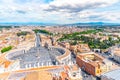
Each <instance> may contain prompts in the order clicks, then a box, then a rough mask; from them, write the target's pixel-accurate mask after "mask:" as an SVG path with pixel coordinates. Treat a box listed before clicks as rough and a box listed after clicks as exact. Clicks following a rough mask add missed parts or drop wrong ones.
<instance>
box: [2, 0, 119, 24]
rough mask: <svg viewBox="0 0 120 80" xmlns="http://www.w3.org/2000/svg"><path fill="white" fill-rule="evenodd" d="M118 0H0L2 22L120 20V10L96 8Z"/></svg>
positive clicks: (109, 4)
mask: <svg viewBox="0 0 120 80" xmlns="http://www.w3.org/2000/svg"><path fill="white" fill-rule="evenodd" d="M22 1H23V2H22ZM118 1H119V0H54V1H52V2H50V3H44V0H0V16H1V17H0V22H2V21H3V22H6V21H8V22H15V21H17V22H53V23H54V22H56V23H74V22H85V21H100V20H102V21H104V20H106V21H118V20H119V19H120V16H119V14H120V11H119V12H112V11H109V10H108V11H104V12H101V11H96V9H98V10H99V9H100V8H104V7H107V6H111V5H112V4H114V3H117V2H118ZM119 21H120V20H119Z"/></svg>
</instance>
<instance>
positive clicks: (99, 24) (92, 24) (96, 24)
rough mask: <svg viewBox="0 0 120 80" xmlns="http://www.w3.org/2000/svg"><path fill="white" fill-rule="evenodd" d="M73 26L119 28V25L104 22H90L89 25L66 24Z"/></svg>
mask: <svg viewBox="0 0 120 80" xmlns="http://www.w3.org/2000/svg"><path fill="white" fill-rule="evenodd" d="M66 25H71V26H107V25H108V26H111V25H113V26H117V25H119V26H120V24H119V23H104V22H89V23H73V24H66Z"/></svg>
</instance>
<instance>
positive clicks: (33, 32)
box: [0, 27, 120, 80]
mask: <svg viewBox="0 0 120 80" xmlns="http://www.w3.org/2000/svg"><path fill="white" fill-rule="evenodd" d="M52 28H53V27H52ZM48 29H50V28H49V27H48V28H47V27H44V28H43V27H30V28H29V29H27V28H26V27H20V28H11V29H9V30H6V29H3V33H4V34H6V33H7V34H8V32H9V34H12V35H14V37H15V38H11V37H10V38H9V39H11V40H12V39H15V42H17V44H16V43H15V45H12V44H9V45H7V46H12V49H11V50H9V51H6V52H3V53H2V52H1V55H0V79H3V80H34V76H36V80H39V78H40V79H41V80H44V77H45V76H47V77H46V80H105V79H107V80H112V79H114V77H111V79H110V78H109V77H110V76H109V74H113V73H114V72H117V71H116V70H119V69H120V64H119V62H120V56H119V52H120V47H119V45H114V46H112V47H110V48H106V47H105V48H106V49H95V48H93V44H91V42H90V44H89V43H87V42H84V41H88V42H89V40H92V39H93V38H95V41H96V42H97V41H98V39H99V38H101V39H99V40H101V42H102V41H103V42H105V41H107V40H108V42H109V41H112V40H111V37H112V38H114V35H113V36H111V37H110V38H105V37H108V36H107V35H106V36H105V35H103V34H105V33H102V32H101V30H99V31H100V32H99V31H98V30H97V29H94V30H91V28H87V30H86V28H83V29H78V30H79V31H78V32H77V33H74V30H73V29H75V28H71V27H70V29H72V31H71V32H69V31H66V33H71V34H61V33H57V32H56V33H53V32H52V31H51V32H49V31H47V30H48ZM55 29H56V28H55ZM57 29H59V28H58V27H57ZM60 29H64V28H60ZM67 29H68V27H67ZM67 29H66V30H67ZM5 30H6V32H4V31H5ZM12 30H16V32H15V33H14V34H13V32H12ZM68 30H69V29H68ZM107 30H109V29H106V30H105V31H106V33H107ZM53 31H54V29H53ZM75 31H76V29H75ZM87 31H88V32H87ZM97 31H98V32H97ZM93 32H94V34H93ZM78 33H79V34H78ZM87 33H89V34H87ZM96 34H97V35H99V37H98V39H97V38H96V37H95V35H96ZM66 35H67V36H66ZM73 35H74V36H73ZM100 35H102V36H100ZM110 35H111V34H110ZM1 36H2V35H1ZM7 36H8V35H7ZM71 36H72V37H71ZM86 36H87V37H86ZM115 37H116V35H115ZM16 38H17V39H16ZM74 38H75V39H74ZM84 38H85V39H84ZM104 39H105V40H104ZM4 40H6V39H3V41H4ZM113 40H114V39H113ZM117 40H118V39H117ZM108 42H107V43H108ZM1 45H2V44H1ZM96 45H97V44H96ZM96 45H95V43H94V47H95V46H96ZM97 46H99V45H97ZM100 47H101V45H100ZM1 50H2V49H1ZM41 74H42V75H41ZM118 75H119V74H118ZM30 76H31V77H30Z"/></svg>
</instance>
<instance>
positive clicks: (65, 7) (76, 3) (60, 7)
mask: <svg viewBox="0 0 120 80" xmlns="http://www.w3.org/2000/svg"><path fill="white" fill-rule="evenodd" d="M117 2H118V0H54V1H53V2H51V3H49V5H48V7H47V9H45V10H46V11H65V12H66V11H67V12H80V11H83V10H86V9H94V8H99V7H106V6H110V5H112V4H114V3H117Z"/></svg>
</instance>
